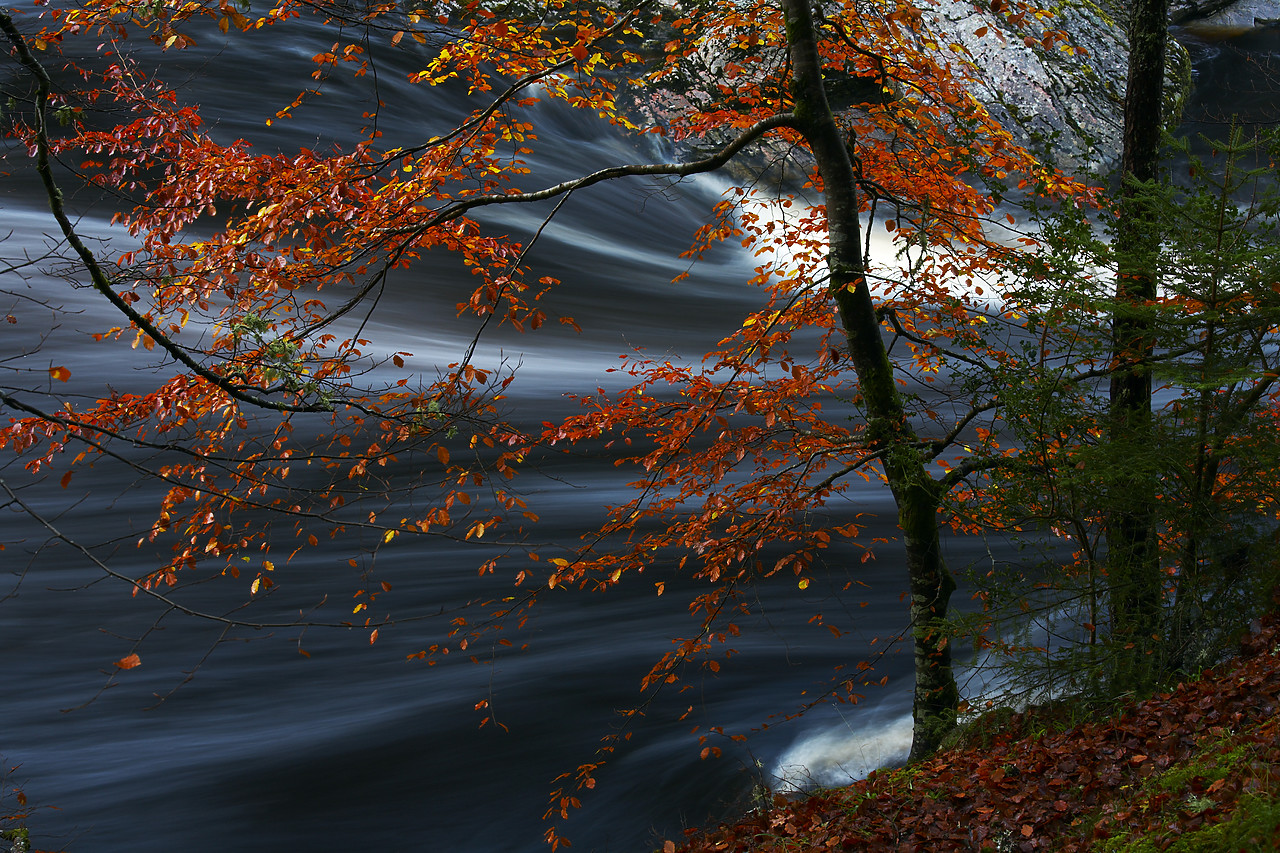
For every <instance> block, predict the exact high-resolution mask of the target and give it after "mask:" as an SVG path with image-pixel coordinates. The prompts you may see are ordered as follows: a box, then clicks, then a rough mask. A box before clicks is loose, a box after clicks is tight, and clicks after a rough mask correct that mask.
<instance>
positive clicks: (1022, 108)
mask: <svg viewBox="0 0 1280 853" xmlns="http://www.w3.org/2000/svg"><path fill="white" fill-rule="evenodd" d="M938 11H939V14H940V16H941V19H942V21H943V23H944V29H945V31H946V32H948V33H951V34H953V35H954V36H955V37H956V38H957V40H958V41H960V42H961V43H962V44H964V45H965V47H967V48H968V49H969V51H970V52H971V53H972V54H973V57H974V59H975V61H976V65H977V67H978V69H979V70H980V78H979V79H980V81H981V84H982V85H983V87H984V88H985V91H983V92H981V93H980V97H981V98H982V100H983V102H984V103H986V104H987V108H988V109H989V110H991V112H992V114H993V115H995V117H996V118H998V119H1000V121H1001V122H1002V123H1003V124H1004V125H1005V127H1006V128H1008V129H1009V130H1010V131H1012V132H1014V133H1015V135H1018V136H1020V137H1021V138H1020V139H1019V141H1020V142H1021V143H1022V144H1024V145H1026V146H1028V147H1029V148H1030V149H1031V150H1033V151H1035V152H1036V153H1037V154H1039V155H1041V156H1042V157H1044V158H1046V160H1048V161H1049V162H1052V163H1054V164H1055V165H1057V166H1059V167H1061V168H1063V169H1065V170H1067V171H1070V172H1075V173H1080V172H1099V173H1102V172H1107V171H1109V170H1110V169H1112V168H1114V167H1115V166H1116V165H1117V164H1118V163H1119V158H1120V140H1121V135H1122V131H1123V120H1122V116H1123V103H1124V81H1125V77H1126V74H1127V71H1128V40H1127V37H1126V36H1125V32H1124V26H1123V24H1122V23H1121V22H1118V21H1117V20H1116V19H1115V18H1114V17H1113V15H1112V14H1110V13H1109V12H1107V11H1106V9H1104V8H1103V7H1102V6H1100V5H1099V4H1097V3H1094V2H1091V0H1065V1H1064V2H1061V3H1060V4H1059V5H1058V8H1057V9H1056V10H1055V17H1053V18H1049V19H1046V20H1043V21H1038V22H1035V23H1034V24H1032V25H1031V29H1030V31H1027V30H1024V31H1021V32H1014V31H1013V30H1011V29H1009V28H1008V26H1007V24H1006V23H1005V19H1004V17H1003V16H1001V15H992V14H990V13H988V12H980V11H977V10H975V9H974V4H973V3H971V2H966V0H946V2H944V3H942V4H941V5H940V6H939V10H938ZM984 28H986V33H985V35H984V36H982V37H978V36H977V35H976V34H977V33H978V32H981V31H982V30H983V29H984ZM1054 30H1060V31H1063V32H1065V33H1067V34H1068V35H1069V36H1070V38H1071V45H1072V47H1071V49H1065V46H1064V45H1063V44H1062V43H1059V42H1056V41H1053V40H1052V39H1051V38H1050V39H1046V38H1045V36H1046V34H1048V33H1049V32H1050V31H1054ZM1028 37H1030V38H1029V39H1028Z"/></svg>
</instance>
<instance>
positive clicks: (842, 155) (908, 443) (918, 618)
mask: <svg viewBox="0 0 1280 853" xmlns="http://www.w3.org/2000/svg"><path fill="white" fill-rule="evenodd" d="M782 8H783V11H784V13H785V15H786V21H787V43H788V46H789V49H790V54H791V72H792V79H791V93H792V97H793V99H794V101H795V110H794V111H795V116H796V129H797V130H798V131H799V132H800V133H801V134H802V135H803V136H804V138H805V140H806V141H807V142H808V144H809V148H810V150H811V151H812V152H813V156H814V159H815V160H816V161H817V166H818V172H819V173H820V174H821V176H822V184H823V192H824V195H825V200H826V206H827V227H828V230H829V246H828V257H827V264H828V266H829V268H830V274H831V282H830V291H831V293H832V296H833V297H834V299H835V301H836V305H837V306H838V308H839V311H840V322H841V324H842V326H843V329H844V333H845V337H846V339H847V340H848V345H849V355H850V358H851V360H852V362H853V365H854V370H855V372H856V373H857V377H858V383H859V386H860V388H861V391H862V399H863V403H864V405H865V407H866V413H867V431H868V437H869V440H870V442H871V444H872V446H873V447H874V448H875V449H878V450H880V451H881V453H882V456H881V459H882V463H883V466H884V472H885V476H886V477H887V479H888V481H889V488H890V490H891V491H892V492H893V497H894V500H895V501H896V503H897V507H898V523H899V526H900V527H901V528H902V537H903V544H904V546H905V549H906V563H907V574H908V578H909V581H910V590H911V625H912V631H913V635H914V642H915V694H914V697H913V707H912V717H913V721H914V726H913V732H912V734H913V737H912V744H911V760H912V761H914V760H917V759H919V758H923V757H925V756H927V755H929V754H930V753H932V752H933V751H934V750H936V749H937V747H938V744H939V742H940V741H941V739H942V736H943V735H945V734H946V733H947V731H948V730H950V729H951V728H952V727H953V726H954V725H955V720H956V706H957V704H958V702H959V690H958V689H957V687H956V682H955V676H954V674H953V672H952V666H951V647H950V644H949V643H948V640H947V636H946V632H945V630H944V628H945V625H944V620H945V618H946V614H947V605H948V603H949V601H950V598H951V593H952V591H953V590H954V589H955V581H954V580H953V579H952V577H951V573H950V572H949V571H948V570H947V567H946V565H945V564H944V563H943V561H942V552H941V549H940V547H939V542H938V517H937V516H938V507H939V502H940V498H941V494H940V490H939V487H938V485H937V483H935V482H934V480H933V479H932V478H931V477H930V476H929V475H928V473H927V472H926V471H925V467H924V462H923V460H922V458H921V456H920V453H919V451H918V450H917V449H916V448H917V445H918V442H917V436H916V434H915V431H914V430H913V429H912V428H911V425H910V423H909V422H908V420H907V412H906V409H905V408H904V407H903V405H902V398H901V396H900V395H899V394H898V389H897V385H896V383H895V380H894V375H893V365H892V364H891V362H890V361H889V356H888V353H887V352H886V351H885V346H884V341H883V339H882V338H881V336H880V320H879V318H878V317H877V316H876V310H875V304H874V302H873V301H872V299H871V291H870V289H869V287H868V285H867V278H866V266H865V259H864V258H863V256H862V249H861V237H860V231H861V224H860V221H859V218H858V214H859V205H858V186H857V181H856V178H855V175H854V171H853V167H852V165H851V163H850V160H849V154H848V149H847V148H846V142H848V144H850V145H851V144H852V140H846V139H845V138H844V136H843V135H842V133H841V131H840V129H839V127H838V126H837V125H836V122H835V117H834V116H833V115H832V113H831V108H830V106H829V105H828V103H827V98H826V94H825V92H824V90H823V85H822V63H821V61H820V59H819V57H818V50H817V45H816V42H815V33H814V26H813V18H812V15H811V13H810V10H809V0H782Z"/></svg>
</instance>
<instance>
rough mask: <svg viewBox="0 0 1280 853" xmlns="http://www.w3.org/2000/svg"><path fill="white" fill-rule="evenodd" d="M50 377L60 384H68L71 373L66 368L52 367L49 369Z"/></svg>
mask: <svg viewBox="0 0 1280 853" xmlns="http://www.w3.org/2000/svg"><path fill="white" fill-rule="evenodd" d="M49 375H50V376H52V377H53V378H54V379H56V380H58V381H59V382H66V381H67V380H68V379H70V378H71V371H70V370H67V369H66V368H65V367H51V368H49Z"/></svg>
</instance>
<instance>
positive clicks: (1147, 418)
mask: <svg viewBox="0 0 1280 853" xmlns="http://www.w3.org/2000/svg"><path fill="white" fill-rule="evenodd" d="M1168 6H1169V4H1168V0H1135V2H1134V4H1133V6H1132V17H1131V18H1130V22H1129V78H1128V85H1127V87H1126V89H1125V104H1124V155H1123V160H1122V180H1123V184H1122V187H1121V192H1120V211H1119V219H1118V221H1117V226H1116V235H1115V251H1116V302H1115V308H1114V314H1113V317H1112V365H1113V367H1114V372H1113V373H1112V376H1111V435H1110V439H1111V444H1112V448H1113V451H1114V452H1115V453H1116V458H1117V460H1119V461H1118V463H1117V464H1118V465H1120V466H1122V467H1121V469H1120V470H1119V471H1118V472H1117V475H1116V476H1114V477H1113V478H1111V480H1110V486H1109V488H1110V496H1109V501H1108V508H1107V509H1108V517H1107V547H1108V558H1107V565H1108V571H1109V573H1110V579H1111V582H1110V590H1111V617H1112V632H1113V637H1114V640H1115V648H1116V651H1117V654H1118V655H1119V657H1118V660H1117V664H1118V666H1117V669H1116V671H1115V678H1116V679H1117V686H1119V687H1123V688H1129V687H1140V686H1142V685H1143V684H1145V683H1147V682H1148V681H1149V680H1150V678H1151V677H1152V675H1153V674H1154V672H1155V670H1156V668H1157V667H1156V661H1154V659H1153V658H1152V657H1151V655H1152V653H1153V652H1154V651H1155V649H1156V647H1157V644H1156V641H1155V639H1154V638H1155V636H1156V635H1157V634H1158V632H1159V630H1160V622H1161V575H1160V563H1159V552H1158V547H1157V540H1156V521H1157V518H1158V516H1157V509H1158V508H1157V498H1156V495H1157V492H1158V489H1157V481H1156V478H1157V474H1156V472H1155V470H1154V469H1153V468H1152V467H1151V466H1149V465H1147V464H1144V463H1143V462H1142V461H1141V460H1142V459H1143V457H1147V456H1149V454H1150V453H1151V451H1152V446H1153V440H1152V435H1153V434H1152V422H1151V367H1150V365H1151V356H1152V353H1153V350H1154V340H1153V338H1154V331H1155V330H1154V327H1153V323H1152V318H1151V315H1150V313H1149V310H1148V309H1149V306H1150V304H1151V302H1152V300H1154V299H1155V297H1156V261H1157V258H1158V252H1159V250H1160V234H1159V229H1158V224H1157V221H1156V217H1155V215H1154V214H1155V212H1154V210H1153V205H1154V204H1155V200H1154V199H1153V198H1152V197H1151V194H1150V193H1148V192H1146V191H1144V189H1143V186H1142V185H1143V184H1144V183H1149V182H1151V181H1154V180H1155V179H1156V177H1157V175H1158V174H1159V165H1160V136H1161V132H1162V130H1163V121H1162V116H1161V112H1162V102H1163V99H1164V71H1165V53H1166V50H1167V43H1168V11H1169V9H1168Z"/></svg>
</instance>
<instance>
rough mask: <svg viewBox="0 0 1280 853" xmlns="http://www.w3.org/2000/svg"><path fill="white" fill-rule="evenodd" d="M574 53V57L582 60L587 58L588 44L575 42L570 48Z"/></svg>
mask: <svg viewBox="0 0 1280 853" xmlns="http://www.w3.org/2000/svg"><path fill="white" fill-rule="evenodd" d="M569 52H570V53H572V54H573V58H574V59H576V60H578V61H579V62H581V61H582V60H584V59H586V58H587V46H586V45H585V44H575V45H574V46H573V47H572V48H570V50H569Z"/></svg>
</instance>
